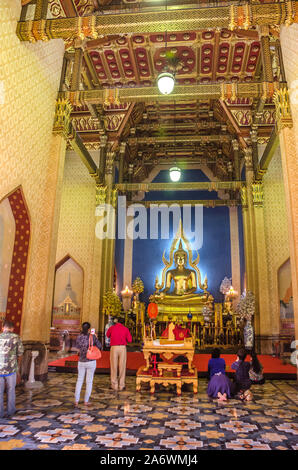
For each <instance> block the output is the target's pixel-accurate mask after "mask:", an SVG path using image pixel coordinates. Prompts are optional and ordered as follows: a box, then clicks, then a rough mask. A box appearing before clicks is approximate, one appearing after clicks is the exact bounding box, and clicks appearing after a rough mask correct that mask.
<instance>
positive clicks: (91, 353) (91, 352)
mask: <svg viewBox="0 0 298 470" xmlns="http://www.w3.org/2000/svg"><path fill="white" fill-rule="evenodd" d="M86 357H87V359H90V360H91V361H94V360H96V359H100V358H101V352H100V350H99V349H98V347H97V346H94V344H93V336H92V335H90V336H89V348H88V351H87V354H86Z"/></svg>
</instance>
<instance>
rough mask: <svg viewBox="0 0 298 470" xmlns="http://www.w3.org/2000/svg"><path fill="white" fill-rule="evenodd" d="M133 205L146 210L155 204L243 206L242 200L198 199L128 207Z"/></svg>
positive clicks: (128, 203)
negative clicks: (143, 207)
mask: <svg viewBox="0 0 298 470" xmlns="http://www.w3.org/2000/svg"><path fill="white" fill-rule="evenodd" d="M131 204H141V205H142V206H145V207H146V209H149V208H150V207H152V205H153V204H157V205H161V204H165V205H167V206H171V205H172V204H175V205H178V206H180V207H181V206H183V205H184V204H190V205H191V206H196V205H201V206H205V207H219V206H238V205H241V200H240V199H239V200H237V199H196V200H185V201H182V200H181V199H179V200H176V201H174V200H173V201H133V200H132V201H129V202H127V205H128V206H130V205H131Z"/></svg>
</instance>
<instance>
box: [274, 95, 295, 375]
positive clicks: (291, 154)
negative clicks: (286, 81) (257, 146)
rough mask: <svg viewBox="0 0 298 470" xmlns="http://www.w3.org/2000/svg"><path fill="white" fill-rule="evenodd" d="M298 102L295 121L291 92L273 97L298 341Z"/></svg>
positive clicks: (293, 101)
mask: <svg viewBox="0 0 298 470" xmlns="http://www.w3.org/2000/svg"><path fill="white" fill-rule="evenodd" d="M296 101H297V100H295V95H294V97H293V100H292V103H291V105H292V111H293V119H292V112H291V106H290V100H289V93H288V89H287V88H283V89H281V90H278V91H276V92H275V94H274V103H275V107H276V124H277V130H278V134H279V142H280V150H281V159H282V167H283V176H284V184H285V195H286V205H287V214H288V227H289V242H290V258H291V273H292V286H293V305H294V319H295V338H296V340H298V141H297V131H298V103H296ZM297 374H298V364H297Z"/></svg>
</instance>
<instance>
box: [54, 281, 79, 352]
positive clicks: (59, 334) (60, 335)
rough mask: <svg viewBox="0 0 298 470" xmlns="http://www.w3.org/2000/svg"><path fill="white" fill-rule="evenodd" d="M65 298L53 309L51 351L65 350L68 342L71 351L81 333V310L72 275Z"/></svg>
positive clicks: (66, 288)
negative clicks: (72, 284) (72, 282)
mask: <svg viewBox="0 0 298 470" xmlns="http://www.w3.org/2000/svg"><path fill="white" fill-rule="evenodd" d="M64 296H65V298H64V300H63V301H62V302H61V303H59V304H58V306H57V307H54V308H53V317H52V327H51V336H50V347H51V349H61V347H62V348H64V347H65V343H66V342H67V343H68V347H69V349H71V348H72V347H73V346H74V344H75V339H76V337H77V335H78V333H79V331H80V323H81V308H80V307H79V306H78V304H77V303H76V295H75V292H74V291H73V290H72V286H71V276H70V273H69V275H68V282H67V285H66V287H65V291H64Z"/></svg>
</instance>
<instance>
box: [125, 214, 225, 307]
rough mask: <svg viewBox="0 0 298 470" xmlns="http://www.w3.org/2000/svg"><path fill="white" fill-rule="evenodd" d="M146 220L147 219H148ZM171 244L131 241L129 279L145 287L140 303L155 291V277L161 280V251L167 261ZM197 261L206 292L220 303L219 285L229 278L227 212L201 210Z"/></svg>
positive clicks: (165, 242)
mask: <svg viewBox="0 0 298 470" xmlns="http://www.w3.org/2000/svg"><path fill="white" fill-rule="evenodd" d="M148 218H149V217H148ZM171 244H172V239H170V240H150V239H147V240H140V239H137V240H134V246H133V270H132V277H133V279H135V278H136V277H137V276H139V277H141V279H142V280H143V282H144V285H145V291H144V295H143V300H145V301H147V300H148V296H149V295H150V294H152V293H153V292H154V283H155V278H156V275H158V276H159V280H161V273H162V269H163V267H164V265H163V262H162V255H163V251H164V250H166V258H167V259H168V258H169V251H170V247H171ZM199 254H200V261H199V264H198V267H199V269H200V271H201V276H202V281H203V280H204V278H205V275H207V279H208V290H209V292H211V294H212V295H213V296H214V298H215V300H216V301H218V302H220V301H222V295H221V294H220V292H219V287H220V283H221V281H222V280H223V278H224V277H225V276H227V277H231V276H232V274H231V248H230V224H229V209H228V208H227V207H216V208H214V209H210V208H205V207H204V209H203V246H202V248H201V249H200V250H199ZM195 256H196V253H194V257H195Z"/></svg>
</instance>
